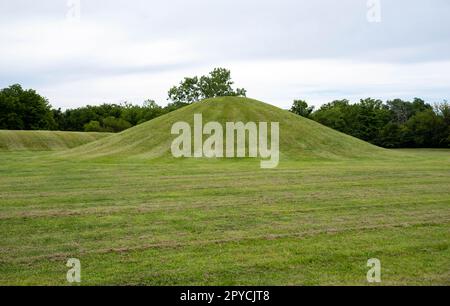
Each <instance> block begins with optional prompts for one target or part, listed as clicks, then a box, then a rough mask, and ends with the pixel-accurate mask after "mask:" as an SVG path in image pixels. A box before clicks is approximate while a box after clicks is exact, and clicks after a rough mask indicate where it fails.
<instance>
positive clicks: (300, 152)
mask: <svg viewBox="0 0 450 306" xmlns="http://www.w3.org/2000/svg"><path fill="white" fill-rule="evenodd" d="M194 113H203V116H204V119H205V121H210V120H217V121H222V122H224V121H238V120H242V121H279V122H280V126H281V131H280V132H281V142H280V143H281V151H282V154H283V159H282V162H281V163H280V166H279V167H278V168H276V169H271V170H263V169H260V167H259V161H257V160H253V159H240V160H237V159H221V160H204V159H200V160H199V159H180V160H178V159H173V158H166V157H167V156H168V155H169V154H168V146H169V144H170V142H171V137H170V134H169V133H170V128H171V125H172V123H173V122H176V121H192V119H193V114H194ZM61 157H64V158H61ZM65 157H76V158H65ZM80 157H81V159H80ZM95 157H97V158H95ZM155 157H164V158H157V159H155ZM110 158H112V160H111V159H110ZM449 190H450V150H400V151H391V150H383V149H380V148H377V147H375V146H372V145H369V144H367V143H365V142H362V141H359V140H357V139H354V138H352V137H349V136H345V135H343V134H341V133H338V132H335V131H333V130H330V129H328V128H326V127H323V126H321V125H319V124H317V123H314V122H312V121H309V120H307V119H304V118H300V117H298V116H295V115H293V114H290V113H289V112H286V111H282V110H279V109H277V108H275V107H272V106H269V105H267V104H264V103H261V102H257V101H254V100H248V99H239V98H222V99H213V100H207V101H204V102H201V103H196V104H193V105H191V106H189V107H186V108H183V109H181V110H179V111H177V112H174V113H171V114H168V115H166V116H163V117H161V118H157V119H155V120H153V121H151V122H148V123H145V124H142V125H140V126H137V127H135V128H132V129H130V130H127V131H125V132H123V133H121V134H115V135H112V136H110V137H108V138H104V139H100V140H98V141H95V142H92V143H89V144H86V145H83V146H80V147H77V148H74V149H72V150H69V151H67V152H58V153H53V152H30V151H23V152H17V151H14V152H10V151H0V233H2V234H1V235H0V285H25V284H26V285H30V284H32V285H49V284H54V285H67V282H66V273H67V270H68V268H67V267H66V262H67V260H68V259H69V258H78V259H80V261H81V279H82V285H98V284H120V285H138V284H145V285H367V281H366V274H367V271H368V267H367V260H368V259H370V258H378V259H380V260H381V264H382V276H381V277H382V285H430V284H432V285H450V281H449V280H450V266H449V264H448V263H449V262H450V235H449V231H450V193H449V192H448V191H449Z"/></svg>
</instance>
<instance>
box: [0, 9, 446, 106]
mask: <svg viewBox="0 0 450 306" xmlns="http://www.w3.org/2000/svg"><path fill="white" fill-rule="evenodd" d="M81 3H82V8H81V22H75V23H69V22H67V20H66V19H65V16H66V13H67V6H66V1H64V0H42V1H31V0H16V1H7V2H6V1H5V2H0V11H2V12H3V16H2V17H3V18H2V19H1V20H0V42H1V47H0V87H5V86H8V85H10V84H12V83H21V84H23V86H24V87H31V88H35V89H36V90H38V91H39V92H41V93H42V94H44V95H46V96H47V97H48V98H49V100H50V102H51V103H52V104H53V105H54V106H57V107H77V106H80V105H85V104H88V103H90V104H98V103H102V102H120V101H123V100H128V101H132V102H135V103H140V102H141V101H143V100H144V99H146V98H154V99H156V100H157V101H158V102H160V103H162V102H164V101H165V98H166V93H167V90H168V88H169V87H170V86H172V85H174V84H176V83H178V81H179V80H181V79H182V78H183V77H185V76H190V75H198V74H204V73H207V72H208V71H209V70H211V69H212V68H214V67H218V66H224V67H227V68H230V69H231V70H232V74H233V77H234V79H235V81H236V85H237V86H241V87H245V88H247V89H248V91H249V95H250V96H252V97H255V98H259V99H261V100H264V101H267V102H270V103H274V104H276V105H279V106H282V107H288V106H289V105H290V103H291V101H292V99H294V98H305V99H308V100H310V101H312V102H313V103H314V104H319V103H323V102H328V101H329V100H332V99H338V98H351V99H354V100H355V99H358V98H363V97H367V96H374V97H380V98H393V97H396V96H399V97H404V98H408V97H412V96H421V97H424V98H430V99H436V100H441V99H443V98H448V96H449V94H450V89H449V87H448V85H447V84H449V82H448V81H449V77H448V73H447V71H448V68H449V64H448V63H449V62H450V43H449V42H448V36H449V35H450V21H449V19H448V13H449V11H450V4H449V3H448V1H441V0H433V1H431V2H429V1H427V2H423V1H419V0H413V1H410V0H396V1H383V2H382V12H383V15H382V22H381V23H377V24H370V23H368V22H367V20H366V13H367V11H366V10H367V7H366V1H365V0H342V1H334V0H317V1H299V0H280V1H266V0H258V1H257V0H248V1H237V0H236V1H230V0H227V1H225V0H217V1H207V0H192V1H189V2H188V1H184V0H168V1H164V2H154V1H144V0H136V1H133V2H129V1H125V0H89V1H87V0H82V1H81Z"/></svg>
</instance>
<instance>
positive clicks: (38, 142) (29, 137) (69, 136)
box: [0, 130, 111, 151]
mask: <svg viewBox="0 0 450 306" xmlns="http://www.w3.org/2000/svg"><path fill="white" fill-rule="evenodd" d="M109 135H111V134H108V133H81V132H56V131H6V130H0V150H3V151H5V150H6V151H60V150H66V149H70V148H74V147H77V146H80V145H83V144H86V143H88V142H92V141H95V140H98V139H101V138H104V137H106V136H109Z"/></svg>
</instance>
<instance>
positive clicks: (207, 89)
mask: <svg viewBox="0 0 450 306" xmlns="http://www.w3.org/2000/svg"><path fill="white" fill-rule="evenodd" d="M233 84H234V83H233V81H232V80H231V72H230V71H229V70H227V69H224V68H216V69H214V70H213V71H211V72H210V73H209V75H207V76H205V75H204V76H201V77H200V78H199V77H196V76H195V77H192V78H185V79H184V80H183V81H181V82H180V84H179V86H174V87H172V88H171V89H170V90H169V99H170V100H172V102H173V103H192V102H196V101H200V100H203V99H207V98H214V97H224V96H241V97H245V95H246V90H245V89H243V88H237V89H236V90H234V89H233V88H232V85H233Z"/></svg>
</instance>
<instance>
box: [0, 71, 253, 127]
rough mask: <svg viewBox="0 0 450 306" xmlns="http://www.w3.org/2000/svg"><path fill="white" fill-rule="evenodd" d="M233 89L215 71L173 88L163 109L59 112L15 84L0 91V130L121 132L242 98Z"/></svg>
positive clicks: (105, 107)
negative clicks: (205, 103) (206, 102)
mask: <svg viewBox="0 0 450 306" xmlns="http://www.w3.org/2000/svg"><path fill="white" fill-rule="evenodd" d="M232 85H233V82H232V80H231V73H230V71H229V70H227V69H224V68H216V69H214V70H213V71H212V72H210V73H209V74H208V75H206V76H201V77H191V78H185V79H184V80H183V81H181V82H180V84H179V85H178V86H174V87H172V88H171V89H170V90H169V92H168V96H169V98H168V100H169V101H170V103H169V104H168V105H167V106H166V107H161V106H159V105H158V104H157V103H156V102H155V101H153V100H147V101H145V102H144V103H143V105H142V106H137V105H132V104H129V103H122V104H102V105H99V106H85V107H80V108H76V109H68V110H65V111H61V109H52V107H51V106H50V104H49V102H48V101H47V99H45V98H44V97H41V96H40V95H39V94H37V93H36V91H34V90H32V89H29V90H24V89H23V88H22V86H20V85H18V84H16V85H12V86H10V87H8V88H4V89H2V90H0V129H4V130H5V129H7V130H61V131H86V132H121V131H123V130H126V129H128V128H130V127H132V126H135V125H138V124H141V123H143V122H146V121H149V120H152V119H154V118H156V117H159V116H161V115H164V114H166V113H169V112H172V111H174V110H177V109H178V108H181V107H184V106H186V105H189V104H191V103H193V102H197V101H200V100H202V99H206V98H212V97H218V96H245V93H246V91H245V89H241V88H238V89H236V90H234V89H233V88H232Z"/></svg>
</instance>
